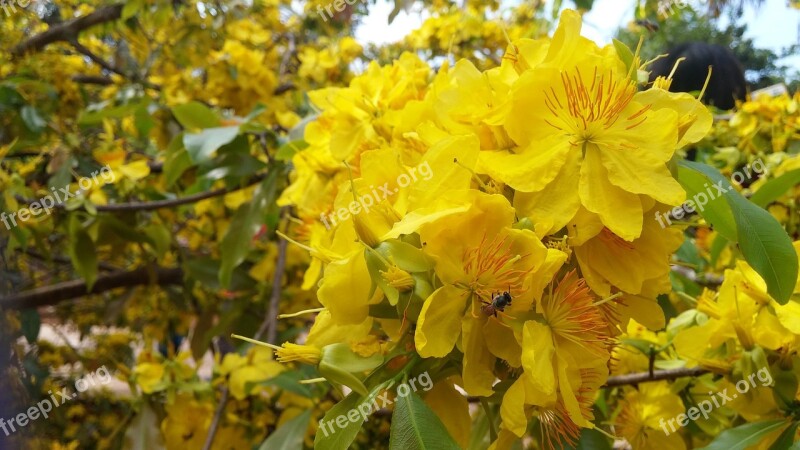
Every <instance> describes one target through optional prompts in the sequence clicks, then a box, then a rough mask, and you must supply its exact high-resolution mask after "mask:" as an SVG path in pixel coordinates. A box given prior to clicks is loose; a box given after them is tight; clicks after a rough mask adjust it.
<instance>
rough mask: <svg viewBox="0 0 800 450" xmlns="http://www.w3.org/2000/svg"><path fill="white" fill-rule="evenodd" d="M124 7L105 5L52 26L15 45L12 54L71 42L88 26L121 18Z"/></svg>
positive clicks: (16, 54) (20, 53) (15, 54)
mask: <svg viewBox="0 0 800 450" xmlns="http://www.w3.org/2000/svg"><path fill="white" fill-rule="evenodd" d="M122 7H123V4H121V3H117V4H113V5H110V6H105V7H103V8H99V9H96V10H95V11H93V12H91V13H89V14H87V15H85V16H82V17H78V18H77V19H73V20H69V21H67V22H64V23H61V24H58V25H56V26H52V27H50V28H49V29H47V31H44V32H42V33H39V34H37V35H36V36H33V37H32V38H30V39H28V40H26V41H24V42H22V43H20V44H19V45H17V46H16V47H14V48H13V49H12V50H11V55H12V56H14V57H18V56H22V55H24V54H27V53H36V52H39V51H41V50H42V49H43V48H45V47H46V46H48V45H50V44H52V43H54V42H60V41H67V42H69V41H71V40H74V39H77V37H78V35H79V34H80V33H81V31H83V30H85V29H87V28H91V27H93V26H95V25H100V24H102V23H106V22H113V21H115V20H117V19H119V18H120V17H121V15H122Z"/></svg>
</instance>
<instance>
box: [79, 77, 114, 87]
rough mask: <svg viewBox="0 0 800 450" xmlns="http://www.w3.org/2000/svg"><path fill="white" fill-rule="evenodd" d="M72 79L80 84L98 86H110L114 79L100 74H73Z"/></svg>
mask: <svg viewBox="0 0 800 450" xmlns="http://www.w3.org/2000/svg"><path fill="white" fill-rule="evenodd" d="M72 81H74V82H76V83H81V84H98V85H100V86H110V85H112V84H114V80H112V79H111V78H108V77H104V76H102V75H73V76H72Z"/></svg>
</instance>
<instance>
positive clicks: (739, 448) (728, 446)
mask: <svg viewBox="0 0 800 450" xmlns="http://www.w3.org/2000/svg"><path fill="white" fill-rule="evenodd" d="M787 424H788V422H787V421H786V420H784V419H776V420H767V421H763V422H753V423H746V424H744V425H741V426H738V427H736V428H731V429H729V430H725V431H723V432H722V433H720V434H719V436H717V438H716V439H714V440H713V441H712V442H711V444H709V445H707V446H705V447H703V449H702V450H744V449H746V448H748V447H750V446H752V445H756V444H758V443H759V442H761V440H762V439H763V438H764V437H766V436H768V435H769V434H770V433H772V432H774V431H775V430H778V429H780V428H782V427H784V426H786V425H787Z"/></svg>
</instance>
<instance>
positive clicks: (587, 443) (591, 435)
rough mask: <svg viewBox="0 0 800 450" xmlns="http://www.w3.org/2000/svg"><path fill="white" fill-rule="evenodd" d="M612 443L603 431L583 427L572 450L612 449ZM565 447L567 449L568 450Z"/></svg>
mask: <svg viewBox="0 0 800 450" xmlns="http://www.w3.org/2000/svg"><path fill="white" fill-rule="evenodd" d="M611 448H612V447H611V443H610V442H609V439H608V438H607V437H605V436H604V435H603V433H601V432H599V431H597V430H591V429H589V428H581V435H580V437H579V438H578V442H577V443H576V444H575V446H574V447H567V448H566V449H572V450H611ZM566 449H565V450H566Z"/></svg>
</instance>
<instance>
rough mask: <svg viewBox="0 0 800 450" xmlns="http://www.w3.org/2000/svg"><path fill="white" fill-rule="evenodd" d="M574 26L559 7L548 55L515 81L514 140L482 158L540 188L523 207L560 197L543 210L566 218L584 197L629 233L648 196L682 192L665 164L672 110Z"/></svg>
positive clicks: (665, 198)
mask: <svg viewBox="0 0 800 450" xmlns="http://www.w3.org/2000/svg"><path fill="white" fill-rule="evenodd" d="M579 33H580V18H579V16H578V15H577V13H575V12H572V11H565V12H564V13H563V15H562V19H561V23H560V25H559V29H558V31H557V32H556V36H555V37H554V38H553V41H552V42H551V45H550V48H549V52H548V56H547V58H545V60H544V62H543V63H542V64H539V65H537V66H535V67H534V68H533V69H531V70H528V71H525V72H523V73H522V74H521V75H520V78H519V79H518V80H517V81H516V82H515V83H514V85H513V87H512V92H511V100H510V101H511V107H510V110H509V112H508V115H507V117H506V120H505V128H506V130H507V131H508V134H509V136H510V137H511V139H513V141H514V143H515V147H514V148H513V149H512V150H510V151H498V152H482V153H481V155H480V156H481V164H482V166H483V168H484V169H485V170H486V172H487V173H489V174H490V175H491V176H492V177H493V178H496V179H498V180H501V181H503V182H504V183H506V184H508V185H509V186H511V187H513V188H514V189H516V190H517V191H521V192H529V193H539V192H547V195H541V196H539V197H538V198H534V199H531V198H528V199H527V209H529V210H537V205H538V204H539V202H546V203H547V204H548V205H563V206H562V207H560V208H556V207H555V206H549V207H547V208H544V209H543V210H542V209H541V208H540V212H544V211H549V210H554V209H555V210H557V211H558V216H557V217H556V218H555V219H554V221H555V222H556V223H558V224H564V223H566V221H568V220H569V219H571V218H572V216H574V214H575V213H576V212H577V210H578V207H579V206H580V205H582V206H583V207H584V208H586V209H587V210H589V211H591V212H593V213H595V214H597V215H598V216H599V218H600V221H601V222H602V223H603V225H604V226H605V227H607V228H608V229H610V230H611V231H612V232H613V233H614V234H616V235H618V236H620V237H621V238H623V239H624V240H626V241H632V240H633V239H635V238H637V237H639V236H640V234H641V231H642V216H643V212H644V211H646V210H647V209H649V207H648V206H649V205H650V204H651V202H652V201H653V200H655V201H658V202H661V203H665V204H667V205H677V204H679V203H681V202H682V201H683V199H684V197H685V193H684V191H683V189H682V188H681V186H680V185H679V184H678V183H677V181H675V179H674V178H673V177H672V175H671V174H670V172H669V170H668V169H667V166H666V163H667V162H668V161H669V160H670V159H671V158H672V156H673V154H674V152H675V149H676V146H677V143H678V113H677V112H676V111H675V110H674V109H672V108H668V107H658V108H656V107H654V105H653V102H655V99H651V98H650V97H645V96H643V93H640V92H637V88H636V84H635V83H634V82H633V81H632V80H631V79H630V78H629V77H628V74H627V70H626V68H625V66H624V64H623V63H622V62H621V60H620V59H619V57H618V56H617V55H616V52H614V51H613V50H611V49H610V48H605V49H600V48H598V47H597V46H596V45H595V44H594V43H592V42H591V41H589V40H587V39H583V38H581V37H580V36H579ZM659 101H660V100H659ZM687 101H689V100H687ZM694 102H696V100H694ZM698 104H699V103H698ZM684 126H685V127H691V123H687V124H685V125H684ZM693 137H694V135H693ZM531 173H536V174H537V176H535V177H532V176H530V174H531ZM554 195H555V196H556V197H553V196H554ZM554 227H555V225H554ZM554 227H553V228H554ZM551 230H552V228H551Z"/></svg>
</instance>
